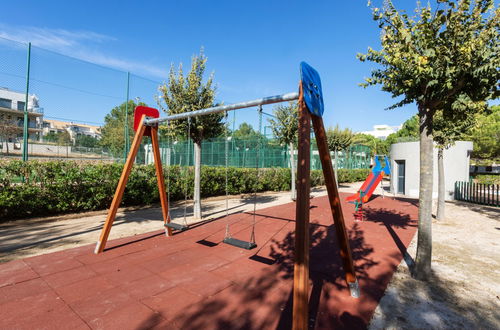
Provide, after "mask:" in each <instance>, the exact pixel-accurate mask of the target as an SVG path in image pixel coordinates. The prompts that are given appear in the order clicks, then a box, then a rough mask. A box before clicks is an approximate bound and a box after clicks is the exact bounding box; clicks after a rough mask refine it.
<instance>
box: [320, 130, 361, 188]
mask: <svg viewBox="0 0 500 330" xmlns="http://www.w3.org/2000/svg"><path fill="white" fill-rule="evenodd" d="M326 139H327V141H328V149H330V151H333V152H334V157H335V181H336V182H337V184H338V179H337V171H338V157H337V154H338V152H339V151H346V150H347V149H348V148H349V147H350V146H351V145H352V143H353V139H354V133H353V132H352V131H351V130H350V129H349V128H345V129H343V130H341V129H340V127H339V125H338V124H337V125H336V126H335V128H331V127H329V128H328V129H327V130H326Z"/></svg>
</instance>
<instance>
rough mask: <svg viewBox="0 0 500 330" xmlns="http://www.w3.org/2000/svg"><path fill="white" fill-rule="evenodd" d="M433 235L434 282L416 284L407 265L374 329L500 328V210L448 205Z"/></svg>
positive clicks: (392, 286) (395, 280) (396, 276)
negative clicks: (499, 282) (444, 216)
mask: <svg viewBox="0 0 500 330" xmlns="http://www.w3.org/2000/svg"><path fill="white" fill-rule="evenodd" d="M432 231H433V233H432V236H433V253H432V255H433V257H432V269H433V275H432V278H431V279H429V281H427V282H421V281H417V280H414V279H413V278H411V276H410V270H409V267H408V263H407V262H405V261H404V260H403V262H401V264H400V265H399V267H398V269H397V271H396V273H395V274H394V276H393V278H392V280H391V283H390V285H389V287H388V288H387V290H386V293H385V296H384V297H383V298H382V300H381V301H380V304H379V306H378V307H377V309H376V311H375V314H374V316H373V318H372V321H371V325H370V329H500V285H499V284H498V281H499V279H500V254H499V245H500V240H499V238H500V210H499V209H495V208H490V207H485V206H479V205H474V204H467V203H456V202H453V203H446V218H445V219H444V220H443V221H439V222H438V221H436V220H434V222H433V226H432ZM416 239H417V236H415V238H414V239H413V241H412V243H411V245H410V247H409V249H408V253H409V255H410V258H413V259H414V257H415V254H416ZM409 263H410V264H411V261H410V262H409Z"/></svg>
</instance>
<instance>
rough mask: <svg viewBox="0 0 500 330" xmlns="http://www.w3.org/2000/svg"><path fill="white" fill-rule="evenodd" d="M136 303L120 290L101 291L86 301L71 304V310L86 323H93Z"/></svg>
mask: <svg viewBox="0 0 500 330" xmlns="http://www.w3.org/2000/svg"><path fill="white" fill-rule="evenodd" d="M134 302H135V300H134V299H132V298H131V297H130V296H129V295H127V294H126V293H125V292H123V291H122V290H121V289H119V288H112V289H109V290H105V291H100V292H98V293H96V294H94V295H91V296H88V297H87V298H86V299H84V300H80V301H77V302H75V303H72V304H70V306H71V308H72V309H73V310H74V311H75V312H76V313H77V314H78V315H79V316H80V317H81V318H82V319H84V320H85V321H86V322H92V320H95V319H97V318H101V317H104V316H106V315H108V314H110V313H112V312H114V311H117V310H119V309H121V308H123V307H125V306H129V305H133V304H134Z"/></svg>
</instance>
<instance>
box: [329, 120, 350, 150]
mask: <svg viewBox="0 0 500 330" xmlns="http://www.w3.org/2000/svg"><path fill="white" fill-rule="evenodd" d="M353 137H354V133H353V132H352V131H351V130H350V129H349V128H345V129H340V127H339V125H336V126H335V128H331V127H329V128H328V129H327V130H326V138H327V140H328V149H330V150H331V151H340V150H346V149H347V148H349V147H350V146H351V144H352V143H353Z"/></svg>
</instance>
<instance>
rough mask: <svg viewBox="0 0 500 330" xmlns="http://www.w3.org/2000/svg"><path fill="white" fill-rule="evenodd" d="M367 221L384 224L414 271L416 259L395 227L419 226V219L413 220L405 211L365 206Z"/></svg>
mask: <svg viewBox="0 0 500 330" xmlns="http://www.w3.org/2000/svg"><path fill="white" fill-rule="evenodd" d="M363 212H364V217H365V221H370V222H374V223H379V224H382V225H383V226H384V227H385V228H386V229H387V231H388V232H389V234H390V235H391V237H392V239H393V240H394V243H396V246H397V247H398V249H399V251H400V252H401V255H402V256H403V260H404V261H405V262H406V264H407V265H408V268H409V269H410V271H412V272H413V268H414V265H415V261H414V260H413V258H412V256H411V255H410V254H409V253H408V251H407V248H406V246H405V244H404V243H403V242H402V241H401V238H400V237H399V235H398V234H397V233H396V231H395V230H394V228H400V229H407V228H408V227H417V225H418V221H417V220H412V219H411V217H410V216H409V215H408V214H406V213H403V212H396V211H394V210H388V209H385V208H378V209H374V208H365V209H363Z"/></svg>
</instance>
